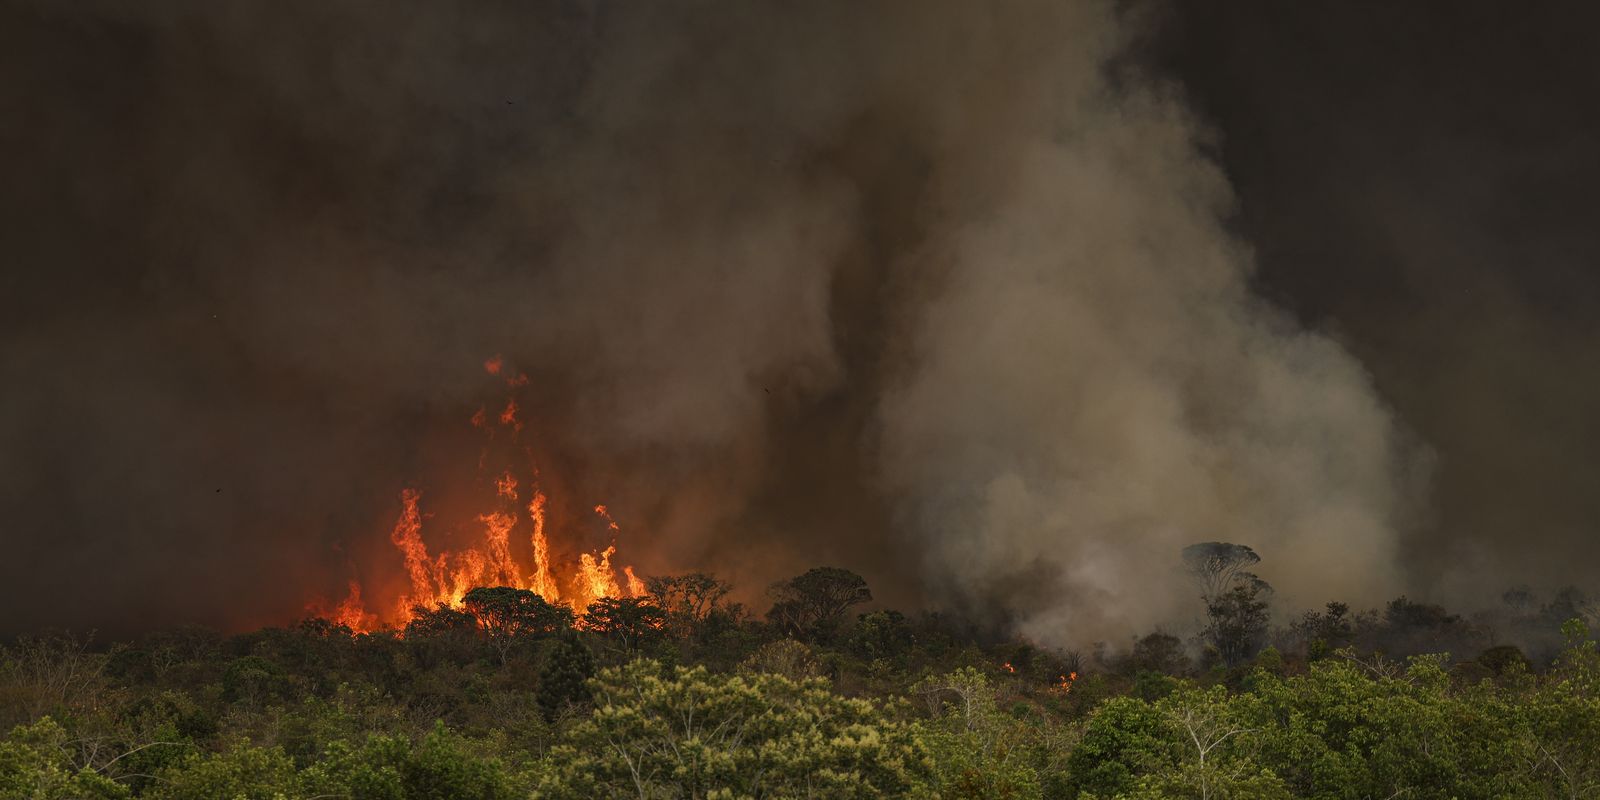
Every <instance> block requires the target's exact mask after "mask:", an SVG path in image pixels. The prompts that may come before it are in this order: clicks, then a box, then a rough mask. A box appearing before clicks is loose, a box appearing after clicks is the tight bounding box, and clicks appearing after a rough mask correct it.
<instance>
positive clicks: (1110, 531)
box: [0, 0, 1600, 643]
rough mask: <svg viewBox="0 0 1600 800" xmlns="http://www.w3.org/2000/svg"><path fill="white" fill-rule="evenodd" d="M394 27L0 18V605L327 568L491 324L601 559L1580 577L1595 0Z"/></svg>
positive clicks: (990, 10)
mask: <svg viewBox="0 0 1600 800" xmlns="http://www.w3.org/2000/svg"><path fill="white" fill-rule="evenodd" d="M413 12H414V13H408V14H404V15H402V14H398V13H396V12H395V11H394V9H393V8H392V7H390V6H387V5H382V4H375V3H357V2H306V3H287V4H271V5H270V6H269V5H266V4H256V3H244V2H239V3H230V2H222V3H215V2H208V3H200V2H194V3H185V2H175V1H174V2H153V3H141V4H136V5H134V6H128V5H125V4H119V3H99V2H89V3H73V4H65V3H51V2H39V1H38V0H32V1H29V0H4V1H3V2H0V112H3V113H0V119H4V120H5V122H4V123H3V124H0V153H3V154H4V158H5V161H6V164H5V167H6V168H5V174H6V176H7V179H6V180H5V181H4V182H3V184H0V247H4V262H3V266H0V380H3V384H0V386H3V388H0V531H3V532H0V538H3V541H4V543H5V557H4V558H3V559H0V630H7V631H10V630H18V629H24V628H33V627H39V626H43V625H72V626H78V627H99V628H103V629H113V630H126V629H130V628H136V627H141V626H145V625H154V624H169V623H175V622H185V621H200V622H207V623H211V624H220V625H230V626H238V625H252V624H263V623H271V622H282V621H285V620H286V619H292V618H293V617H294V616H295V615H297V614H299V613H301V612H302V611H303V610H304V605H305V603H306V602H308V600H310V599H312V598H314V597H317V596H328V595H330V594H336V593H338V592H340V591H342V589H343V587H344V586H345V584H346V582H347V581H348V580H349V579H351V578H357V579H359V580H362V581H370V582H372V583H373V585H378V584H382V583H383V582H384V581H385V580H387V579H389V578H391V577H392V575H393V573H394V572H395V571H396V570H398V565H397V563H395V561H394V558H395V557H394V554H393V552H392V549H391V548H390V545H389V543H388V535H387V529H388V526H389V525H391V524H392V522H393V520H394V516H395V514H396V513H397V511H398V507H397V502H396V499H395V498H396V496H397V493H398V491H399V489H400V488H402V487H404V486H410V485H421V486H423V487H424V492H425V496H429V494H428V493H432V495H433V496H437V497H441V498H448V497H450V495H451V492H453V491H456V490H457V489H459V487H460V486H461V485H462V483H463V481H467V480H468V475H467V474H468V473H469V472H470V471H471V469H470V468H471V463H470V462H471V460H472V457H471V455H470V453H467V451H468V450H470V445H464V444H463V443H462V442H461V441H460V437H459V431H460V429H461V428H462V426H463V423H464V420H465V419H466V418H467V417H468V416H469V415H470V414H471V413H472V412H473V410H474V409H475V408H477V407H478V406H479V405H482V404H484V403H485V402H486V399H485V398H486V397H488V396H491V394H490V393H492V392H494V391H496V390H497V389H496V386H495V384H494V381H493V380H490V379H488V378H486V376H485V373H484V371H483V369H482V366H481V365H482V362H483V360H484V359H485V358H487V357H488V356H489V355H493V354H503V355H504V357H505V358H506V360H507V363H508V364H511V365H513V366H514V367H515V368H516V369H518V370H524V371H526V372H527V373H528V374H529V376H530V379H531V382H530V386H529V387H528V389H527V390H526V393H525V394H524V395H523V401H524V403H525V404H526V405H527V411H528V414H527V418H528V419H529V425H530V436H531V437H532V438H533V439H534V440H536V441H538V442H539V448H540V453H539V458H540V468H541V473H542V475H543V476H544V479H545V480H546V481H547V483H548V488H549V489H550V490H551V494H552V496H553V497H558V499H557V500H556V501H555V502H556V505H557V508H556V509H555V510H556V511H558V512H566V513H567V515H568V518H569V519H573V520H576V519H577V513H576V512H578V511H581V510H582V509H583V508H586V507H587V505H589V504H592V503H594V502H606V503H608V504H609V505H610V507H611V508H612V509H613V511H614V512H615V513H616V514H617V515H618V519H619V521H620V522H621V523H622V524H623V526H624V530H625V532H626V533H627V535H628V536H629V537H630V538H627V539H625V541H624V542H623V548H624V552H625V553H627V554H628V555H629V558H630V559H631V560H632V561H633V562H635V563H637V564H638V565H639V566H640V567H641V569H643V570H644V571H647V572H651V571H677V570H687V569H696V568H704V569H712V570H716V571H719V572H721V573H722V574H725V575H728V576H730V577H732V578H734V580H735V581H736V582H738V583H739V584H741V585H742V586H744V587H746V589H747V591H750V592H752V593H754V592H755V591H758V590H759V587H761V586H763V585H765V583H766V582H768V581H770V580H773V579H775V578H778V577H782V576H784V575H787V574H793V573H796V572H799V571H801V570H803V569H804V568H806V567H808V566H812V565H815V564H818V563H834V564H838V565H841V566H847V567H851V568H854V569H857V570H859V571H861V572H862V573H863V574H865V575H867V576H868V578H869V580H871V582H872V583H873V585H874V587H875V589H876V590H877V593H878V594H879V596H880V598H882V599H884V600H885V601H886V602H890V603H894V604H898V605H902V606H906V607H910V606H913V605H924V604H925V605H938V606H944V607H956V608H962V609H965V610H967V611H971V612H974V613H977V614H980V615H981V616H984V617H987V618H992V619H1003V620H1007V621H1010V622H1011V623H1012V624H1014V625H1015V626H1017V627H1018V628H1019V629H1020V630H1022V631H1024V632H1026V633H1028V634H1030V635H1033V636H1037V637H1039V638H1041V639H1043V640H1046V641H1050V642H1061V643H1071V642H1079V641H1083V640H1085V639H1089V638H1096V637H1098V638H1106V637H1111V636H1121V635H1123V634H1124V633H1125V632H1129V631H1132V630H1136V629H1143V628H1148V627H1149V626H1151V625H1156V624H1162V623H1164V622H1166V621H1168V620H1170V619H1173V618H1174V617H1181V616H1183V615H1184V614H1186V613H1189V612H1186V611H1185V610H1184V608H1185V606H1184V604H1185V603H1188V602H1190V601H1191V598H1189V597H1188V596H1187V595H1186V594H1185V593H1183V592H1173V591H1170V590H1169V589H1168V587H1169V586H1170V585H1171V582H1170V581H1169V580H1168V571H1169V570H1170V568H1171V567H1172V565H1173V562H1174V561H1175V559H1176V553H1177V550H1178V548H1180V547H1181V546H1182V545H1184V544H1187V543H1189V542H1192V541H1198V540H1206V539H1232V540H1238V541H1245V542H1248V543H1250V544H1252V545H1254V546H1256V547H1257V549H1258V550H1259V551H1260V552H1261V553H1262V555H1263V558H1264V561H1263V563H1262V570H1263V574H1264V575H1266V576H1267V577H1268V578H1269V579H1270V580H1272V581H1273V582H1274V583H1275V585H1277V587H1278V589H1279V598H1280V600H1281V601H1282V602H1283V604H1284V605H1285V607H1288V606H1296V605H1302V606H1307V607H1309V606H1314V605H1320V604H1321V603H1322V602H1324V601H1325V600H1328V599H1334V598H1335V597H1338V598H1342V599H1346V600H1350V601H1351V602H1353V603H1354V604H1355V605H1358V606H1361V605H1369V604H1376V603H1377V602H1379V601H1381V600H1383V599H1386V598H1387V597H1390V596H1393V594H1396V593H1399V592H1401V591H1405V592H1408V593H1410V594H1411V595H1413V596H1424V597H1430V598H1434V599H1438V600H1443V601H1446V602H1451V603H1458V602H1467V601H1468V598H1473V597H1486V598H1493V597H1495V596H1497V595H1498V593H1499V590H1500V589H1501V588H1503V587H1504V586H1505V585H1509V584H1512V583H1518V582H1534V583H1547V584H1556V583H1566V582H1580V583H1581V582H1583V581H1584V580H1586V578H1587V575H1586V570H1585V565H1586V564H1587V563H1588V562H1589V561H1590V560H1591V559H1592V558H1593V557H1594V555H1595V546H1594V544H1593V542H1595V541H1596V539H1595V537H1594V535H1593V533H1594V531H1593V528H1592V526H1593V523H1594V521H1595V520H1596V519H1597V518H1600V499H1597V498H1600V492H1596V491H1595V487H1596V486H1597V485H1600V460H1597V459H1596V458H1595V457H1594V456H1593V454H1592V452H1591V449H1592V448H1593V446H1594V445H1595V444H1596V441H1597V439H1600V426H1597V423H1596V422H1594V421H1593V420H1594V415H1593V409H1595V408H1597V407H1600V375H1597V374H1596V371H1595V370H1596V367H1595V365H1596V364H1600V328H1597V322H1596V311H1597V310H1600V274H1597V272H1596V269H1595V262H1596V259H1597V258H1600V234H1596V233H1595V232H1594V230H1593V227H1594V224H1593V221H1594V220H1595V219H1600V213H1597V212H1600V208H1597V205H1600V201H1597V200H1596V199H1595V194H1594V192H1593V189H1592V187H1593V186H1594V185H1596V179H1597V178H1600V149H1597V148H1596V146H1595V144H1594V142H1595V141H1596V136H1597V134H1600V114H1597V113H1596V111H1595V108H1596V105H1595V99H1596V97H1597V96H1600V94H1597V92H1600V69H1597V68H1596V67H1597V66H1600V65H1597V64H1595V63H1594V61H1595V59H1596V58H1597V57H1596V56H1594V55H1592V54H1590V52H1589V51H1591V50H1592V48H1591V47H1589V44H1590V42H1589V41H1588V40H1590V39H1592V36H1590V35H1587V32H1588V31H1592V30H1593V29H1594V25H1595V23H1597V22H1600V19H1597V18H1596V17H1597V16H1600V13H1597V12H1594V11H1589V10H1587V7H1585V6H1582V5H1580V4H1548V5H1543V6H1539V7H1529V6H1527V5H1526V4H1518V5H1515V6H1513V5H1508V4H1503V3H1462V2H1450V3H1442V2H1441V3H1404V4H1394V3H1375V2H1374V3H1331V2H1330V3H1294V4H1286V3H1272V2H1256V1H1255V0H1238V1H1237V2H1229V3H1222V4H1203V5H1202V4H1184V3H1172V4H1163V3H1156V2H1149V3H1131V4H1130V3H1100V2H1081V3H1067V4H1063V3H1051V2H1028V1H1027V0H1017V1H1016V2H1001V3H994V4H974V3H964V2H956V0H950V2H925V1H923V2H912V1H911V0H902V1H899V2H891V1H887V0H886V1H884V2H832V3H808V4H787V3H779V2H770V3H769V2H749V3H746V2H738V3H735V2H728V3H706V2H690V3H677V4H648V5H633V6H628V5H622V4H608V3H599V2H586V1H577V0H573V1H571V2H559V1H555V0H552V1H550V2H532V3H529V2H502V3H483V4H475V5H473V6H471V7H470V8H468V7H450V8H434V9H428V10H426V11H420V12H419V11H416V10H413ZM463 448H466V449H465V450H464V449H463ZM463 453H466V454H465V455H463ZM441 502H448V500H447V499H446V500H442V501H441ZM442 512H443V509H441V516H442V515H443V514H442ZM586 524H588V523H586ZM586 524H579V523H578V522H576V521H574V522H571V523H569V524H567V525H566V527H565V528H564V529H563V530H562V531H561V532H560V537H561V539H562V541H563V542H564V543H565V546H566V547H567V548H568V550H569V551H570V550H571V548H576V547H587V546H590V545H591V544H593V542H592V541H591V540H592V539H593V537H594V536H595V535H596V532H595V531H594V530H591V528H590V527H586ZM569 554H570V553H569Z"/></svg>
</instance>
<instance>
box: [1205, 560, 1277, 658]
mask: <svg viewBox="0 0 1600 800" xmlns="http://www.w3.org/2000/svg"><path fill="white" fill-rule="evenodd" d="M1243 574H1244V575H1246V576H1248V577H1247V578H1246V579H1245V580H1235V581H1234V584H1233V586H1232V588H1230V589H1228V590H1227V591H1225V592H1223V593H1222V594H1220V595H1218V596H1216V597H1213V598H1212V599H1210V600H1209V601H1207V602H1206V618H1207V623H1206V627H1205V630H1204V631H1202V632H1201V638H1202V639H1204V640H1205V642H1206V643H1207V644H1208V645H1209V646H1210V647H1211V648H1213V649H1214V650H1215V651H1216V654H1217V656H1218V657H1220V658H1221V659H1222V661H1223V663H1225V664H1227V665H1228V666H1230V667H1236V666H1238V665H1240V664H1243V663H1244V662H1245V661H1247V660H1249V658H1250V657H1251V656H1253V655H1255V653H1256V651H1257V650H1260V649H1261V645H1262V644H1263V643H1264V642H1265V640H1266V636H1267V622H1268V618H1267V601H1266V598H1267V597H1268V596H1269V595H1270V594H1271V593H1272V587H1271V586H1268V585H1267V582H1266V581H1263V580H1261V579H1260V578H1257V577H1256V576H1255V575H1251V574H1249V573H1243Z"/></svg>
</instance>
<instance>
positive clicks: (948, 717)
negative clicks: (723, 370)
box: [0, 574, 1600, 800]
mask: <svg viewBox="0 0 1600 800" xmlns="http://www.w3.org/2000/svg"><path fill="white" fill-rule="evenodd" d="M691 577H692V580H689V579H685V580H678V581H673V580H665V581H657V582H656V584H655V585H656V586H657V587H658V588H659V589H660V591H661V598H660V602H650V601H644V600H636V601H630V602H628V603H612V604H609V605H607V606H605V607H603V608H600V609H598V610H595V611H593V612H591V613H589V614H586V615H584V616H582V617H577V616H574V615H569V614H566V613H564V609H557V608H554V607H550V606H547V605H545V604H543V603H542V601H540V602H534V600H532V599H530V598H527V597H523V596H521V595H514V594H512V593H509V592H499V593H495V592H481V593H479V594H477V595H475V596H474V597H475V602H474V607H473V608H468V609H464V610H458V609H435V610H432V611H430V612H428V613H427V614H426V615H422V616H419V621H418V623H416V624H414V625H413V626H412V627H410V628H408V629H407V631H406V632H405V635H404V636H400V635H397V634H395V633H379V634H372V635H357V634H354V633H352V632H351V631H349V630H348V629H345V628H341V627H339V626H335V625H330V624H328V623H326V622H322V621H312V622H308V623H306V624H303V625H300V626H296V627H294V628H289V629H277V630H270V629H269V630H262V631H256V632H253V633H248V634H243V635H240V636H235V637H231V638H222V637H218V636H216V635H214V634H208V633H205V632H201V631H194V630H184V631H173V632H161V633H155V634H151V635H149V636H147V637H145V638H144V639H143V640H142V641H139V642H136V643H133V644H129V645H117V646H113V647H109V648H96V647H91V646H89V644H88V642H87V641H86V640H84V639H75V638H72V637H66V636H44V637H34V638H26V639H22V640H18V641H16V642H14V643H12V644H11V645H9V646H7V647H6V648H5V649H4V652H3V653H0V726H3V727H0V730H5V731H9V733H8V734H6V735H5V736H4V738H3V739H0V798H29V799H30V800H66V799H67V798H102V799H106V798H128V799H130V800H131V799H132V798H159V799H160V800H187V799H188V798H197V799H198V798H207V799H209V798H248V799H250V800H255V799H256V798H260V799H261V800H269V799H275V798H280V797H281V798H311V797H323V798H334V797H340V798H351V799H352V800H414V799H419V798H461V799H464V800H474V799H477V798H481V799H483V800H498V799H499V798H512V797H516V798H525V797H545V798H580V797H582V798H589V797H645V798H680V797H681V798H707V799H708V800H709V798H718V797H726V798H741V797H751V798H757V797H762V798H765V797H772V798H779V797H815V798H833V797H838V798H856V797H938V798H945V800H955V799H958V798H961V799H969V798H970V799H972V800H976V799H977V798H1008V799H1011V800H1042V798H1075V799H1092V798H1112V797H1128V798H1153V797H1196V798H1279V797H1283V798H1287V797H1306V798H1330V799H1331V798H1367V797H1406V798H1429V797H1438V798H1447V797H1449V798H1505V797H1509V798H1523V797H1526V798H1536V797H1600V653H1597V652H1596V648H1595V644H1594V642H1593V641H1592V640H1591V639H1590V637H1589V635H1588V632H1587V630H1586V629H1585V628H1584V626H1583V625H1582V624H1581V623H1580V622H1577V621H1576V620H1574V621H1572V622H1571V623H1569V624H1568V625H1566V626H1565V631H1564V635H1565V640H1564V644H1562V645H1561V646H1560V647H1559V649H1558V650H1556V651H1555V653H1556V655H1555V656H1554V657H1553V659H1548V660H1545V659H1530V658H1528V657H1527V656H1525V655H1524V654H1523V652H1522V651H1520V650H1518V649H1517V648H1515V647H1511V646H1509V645H1503V644H1501V645H1495V646H1493V647H1488V648H1486V649H1483V650H1482V652H1481V654H1480V655H1479V656H1478V657H1477V658H1475V659H1471V660H1459V659H1455V660H1453V659H1450V658H1448V657H1445V656H1417V657H1412V658H1409V659H1405V660H1402V661H1396V660H1395V657H1394V656H1392V655H1391V656H1386V655H1384V654H1382V653H1378V652H1374V650H1375V649H1376V648H1373V647H1363V643H1369V644H1370V643H1374V642H1377V643H1386V644H1389V645H1391V646H1392V644H1393V643H1396V642H1407V641H1411V642H1416V641H1424V642H1426V641H1435V642H1436V641H1440V640H1442V639H1448V638H1450V637H1456V638H1457V639H1458V640H1459V639H1460V637H1461V636H1465V635H1466V634H1464V633H1462V632H1463V631H1467V630H1468V629H1469V627H1470V626H1469V625H1468V623H1467V622H1464V621H1463V620H1462V618H1461V617H1459V616H1457V615H1451V614H1446V613H1444V612H1443V611H1442V610H1441V609H1438V608H1437V607H1432V606H1426V605H1421V604H1417V603H1413V602H1410V601H1406V600H1404V599H1401V600H1399V601H1396V602H1394V603H1390V604H1388V606H1387V607H1386V608H1385V609H1384V610H1383V612H1382V613H1368V614H1351V613H1349V611H1348V609H1346V608H1345V607H1343V606H1340V605H1338V604H1332V605H1330V606H1329V608H1328V610H1327V611H1326V612H1319V613H1317V614H1310V615H1305V616H1304V617H1303V618H1301V619H1300V620H1299V621H1297V622H1296V623H1295V624H1294V625H1293V626H1291V627H1290V628H1289V629H1287V630H1285V631H1279V632H1278V633H1277V634H1276V636H1275V637H1274V641H1276V642H1277V643H1278V646H1277V647H1267V648H1266V649H1264V650H1262V651H1261V652H1259V653H1255V654H1253V655H1252V656H1250V657H1248V658H1246V657H1245V656H1243V655H1242V653H1235V654H1232V657H1231V658H1207V657H1206V655H1205V654H1206V652H1207V651H1206V649H1205V647H1198V646H1193V645H1194V642H1193V641H1192V640H1191V641H1190V642H1188V643H1186V641H1185V640H1184V639H1181V638H1179V637H1177V636H1174V635H1171V634H1167V633H1161V632H1157V633H1154V634H1150V635H1147V636H1144V637H1141V638H1138V639H1136V640H1135V641H1134V642H1133V643H1132V644H1131V646H1130V647H1128V648H1127V649H1126V651H1124V652H1122V653H1116V652H1111V651H1108V650H1101V651H1097V652H1096V653H1095V654H1093V655H1091V656H1080V655H1078V654H1075V653H1065V652H1056V651H1052V650H1048V649H1044V648H1040V647H1037V646H1034V645H1031V644H1029V643H1026V642H1018V641H1014V640H1005V639H993V638H986V637H984V636H983V635H981V632H977V633H975V632H974V631H973V629H970V628H966V627H963V626H961V625H959V624H956V623H954V622H952V621H951V620H949V619H946V618H941V617H938V616H934V615H921V616H905V615H901V614H899V613H895V612H892V611H886V610H879V611H870V612H868V613H865V614H861V615H859V616H858V617H857V618H856V619H855V620H854V621H853V622H844V621H841V620H839V619H838V616H837V614H836V611H837V609H839V608H842V607H848V606H849V605H851V604H853V603H854V602H856V601H857V600H858V599H859V598H860V597H861V596H862V592H860V591H859V587H858V586H857V585H855V584H854V582H853V581H847V580H843V579H839V577H840V576H836V575H831V574H830V575H824V576H822V577H826V578H828V581H826V582H824V581H820V580H814V581H812V582H813V583H817V584H819V585H822V584H825V585H823V588H824V589H827V590H828V592H831V595H828V596H825V597H823V599H825V600H826V599H830V598H831V599H832V600H833V602H832V604H831V605H828V604H824V603H820V602H819V603H814V604H812V605H809V606H808V605H806V603H809V602H811V601H809V600H806V599H805V597H804V596H803V594H797V592H801V593H803V592H804V591H809V590H810V584H808V583H806V582H798V583H797V582H791V583H790V584H786V585H785V587H784V589H783V591H782V592H779V593H775V595H776V596H777V597H778V599H777V600H775V604H781V603H786V602H787V603H791V604H794V605H795V606H796V607H802V606H803V607H805V608H812V607H813V606H814V607H815V608H816V609H821V611H819V612H817V613H811V612H807V613H808V614H809V616H805V619H804V620H802V622H803V623H804V624H796V620H797V619H799V617H795V616H793V615H792V614H791V615H790V616H784V615H783V614H778V615H775V616H774V617H773V618H772V619H771V620H770V621H768V622H762V621H758V620H756V619H754V618H753V617H751V615H749V614H746V613H744V611H743V609H742V608H740V607H738V606H735V605H733V604H731V603H727V602H726V600H725V595H726V593H727V592H726V587H725V585H723V584H721V583H720V582H717V581H715V579H712V578H710V577H709V576H691ZM820 594H824V593H821V592H820V591H819V595H820ZM824 612H825V613H824ZM802 616H804V615H802ZM1545 616H1549V615H1548V614H1546V615H1545ZM480 617H492V619H491V621H490V623H489V624H485V623H484V622H483V620H482V619H480ZM1542 618H1543V617H1541V619H1542ZM578 620H592V624H587V625H586V624H584V623H582V622H578V624H577V625H576V626H574V624H573V623H574V622H577V621H578ZM817 620H822V622H820V623H819V622H818V621H817ZM1477 624H1478V623H1473V625H1477ZM1472 630H1477V628H1473V629H1472ZM785 631H788V632H790V633H801V634H804V635H805V637H806V638H807V639H808V640H809V641H797V640H795V639H791V638H787V637H786V636H784V632H785ZM1213 633H1214V631H1213ZM1472 635H1474V636H1475V635H1477V634H1476V633H1473V634H1472ZM1213 638H1215V637H1213ZM1201 644H1202V645H1208V644H1211V643H1208V642H1201ZM1196 652H1198V653H1199V657H1198V658H1194V657H1192V655H1191V654H1193V653H1196ZM1239 659H1242V660H1240V661H1239V663H1237V664H1231V665H1230V663H1229V662H1230V660H1239ZM1196 663H1199V664H1200V665H1201V666H1200V667H1198V668H1197V667H1196V666H1195V665H1196ZM1197 670H1198V671H1197ZM1069 676H1070V677H1069Z"/></svg>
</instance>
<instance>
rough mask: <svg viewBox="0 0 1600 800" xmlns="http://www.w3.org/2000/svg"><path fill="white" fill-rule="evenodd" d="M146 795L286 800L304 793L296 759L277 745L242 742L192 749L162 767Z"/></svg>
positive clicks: (160, 799)
mask: <svg viewBox="0 0 1600 800" xmlns="http://www.w3.org/2000/svg"><path fill="white" fill-rule="evenodd" d="M158 777H159V778H160V780H158V781H157V782H156V783H155V784H154V786H153V787H152V788H151V790H150V791H148V792H146V793H145V795H144V796H145V797H149V798H154V800H223V799H224V798H225V799H226V800H284V799H285V798H291V797H296V796H298V795H299V793H300V787H301V780H300V775H299V773H298V772H297V771H296V770H295V766H294V761H293V760H292V759H290V758H289V756H288V755H286V754H285V753H284V752H283V751H282V750H280V749H277V748H265V747H252V746H250V745H246V744H241V745H237V746H235V747H232V748H230V749H228V750H226V751H224V752H221V753H210V754H201V753H191V754H190V755H189V756H188V757H187V758H185V759H184V760H183V761H181V762H179V763H178V764H177V765H174V766H173V767H170V768H168V769H165V770H162V772H161V774H160V775H159V776H158Z"/></svg>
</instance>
